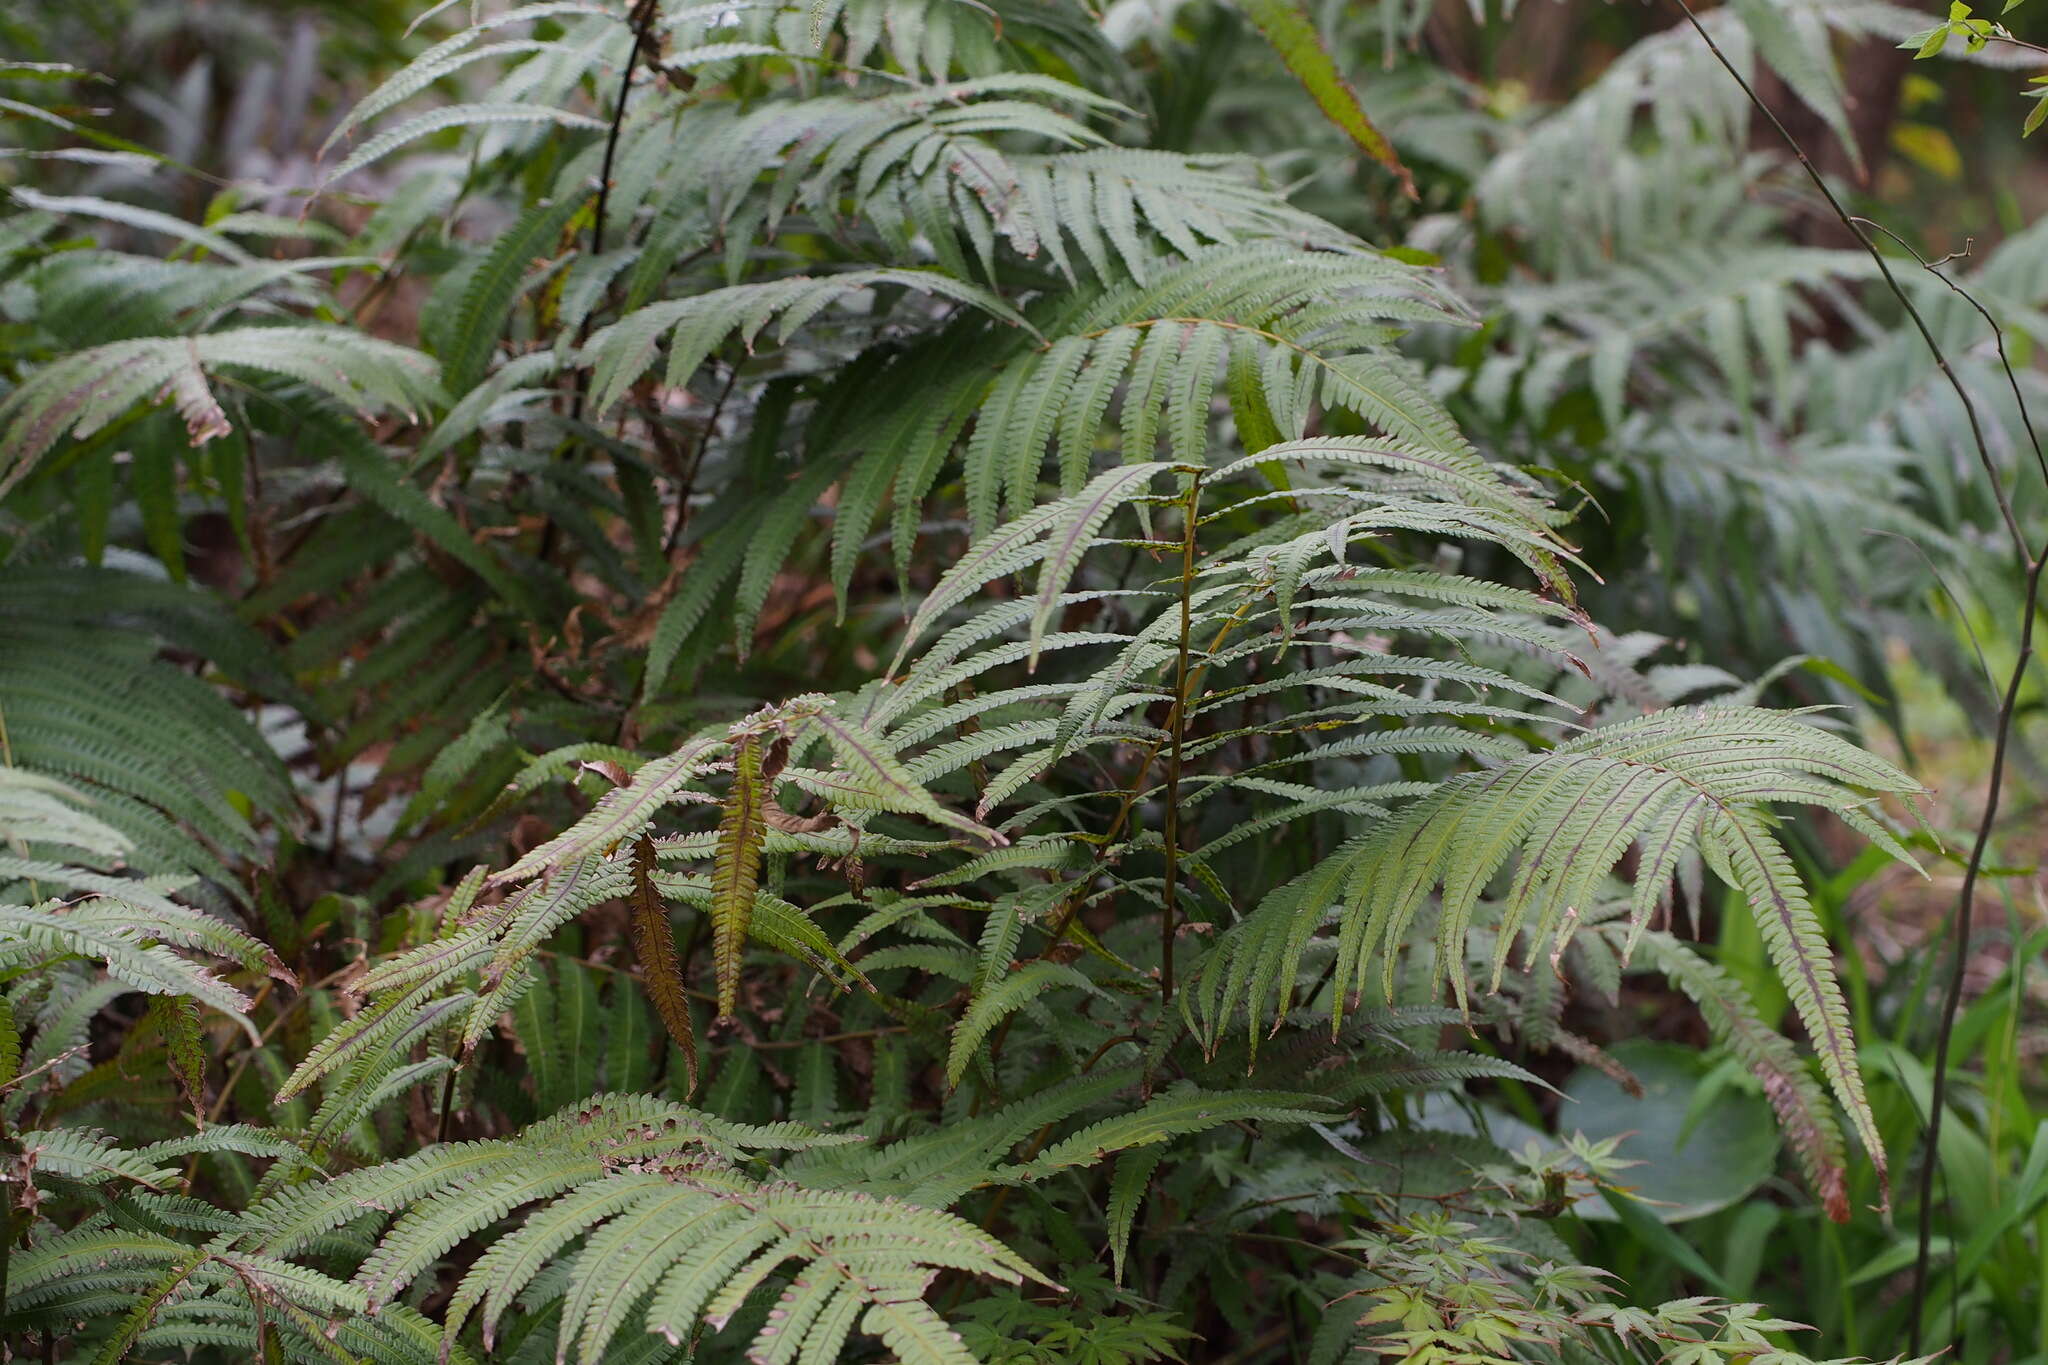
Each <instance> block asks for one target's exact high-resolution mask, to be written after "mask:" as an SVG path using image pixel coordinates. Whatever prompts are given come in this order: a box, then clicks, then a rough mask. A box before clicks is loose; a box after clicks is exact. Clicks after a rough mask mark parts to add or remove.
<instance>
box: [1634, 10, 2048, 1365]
mask: <svg viewBox="0 0 2048 1365" xmlns="http://www.w3.org/2000/svg"><path fill="white" fill-rule="evenodd" d="M1672 2H1673V3H1674V4H1676V5H1677V6H1678V8H1679V9H1680V10H1682V11H1683V12H1684V14H1685V18H1686V21H1687V22H1688V23H1690V24H1691V25H1692V27H1693V31H1694V32H1695V33H1697V34H1699V36H1700V39H1701V41H1703V42H1704V43H1706V45H1707V48H1708V50H1709V51H1711V52H1712V53H1713V54H1714V57H1715V60H1717V61H1719V62H1720V63H1721V65H1722V67H1723V68H1724V69H1726V71H1727V72H1728V74H1729V75H1730V76H1731V77H1733V78H1734V80H1735V83H1736V84H1737V85H1739V86H1741V87H1742V93H1743V94H1745V95H1747V96H1748V97H1749V101H1750V103H1751V104H1752V105H1754V106H1755V107H1756V109H1757V110H1758V112H1760V113H1761V114H1762V115H1763V116H1764V118H1765V120H1766V121H1767V122H1769V123H1770V125H1771V127H1773V128H1774V129H1776V130H1777V133H1778V136H1779V137H1780V138H1782V139H1784V142H1785V145H1786V146H1788V147H1790V148H1791V149H1792V153H1793V155H1794V156H1796V157H1798V158H1799V164H1800V166H1801V167H1803V168H1804V169H1805V171H1806V174H1807V177H1808V178H1809V179H1810V180H1812V181H1813V184H1814V187H1815V188H1816V189H1818V190H1819V191H1820V194H1821V197H1822V198H1823V199H1825V200H1826V201H1827V204H1828V207H1829V208H1830V209H1832V210H1834V213H1835V216H1836V217H1837V218H1838V219H1840V220H1841V223H1842V226H1843V227H1845V228H1847V229H1848V230H1849V233H1850V235H1851V236H1853V237H1855V239H1856V240H1857V241H1858V242H1859V243H1861V244H1862V247H1863V249H1864V250H1865V251H1866V252H1868V253H1869V254H1870V259H1871V260H1872V261H1873V262H1875V263H1876V265H1877V269H1878V273H1879V274H1880V275H1882V276H1883V278H1884V282H1885V285H1886V287H1888V288H1889V289H1890V290H1891V292H1892V294H1893V295H1894V296H1895V297H1896V298H1897V299H1898V301H1899V305H1900V307H1902V308H1903V309H1905V311H1906V315H1907V316H1908V317H1910V318H1911V319H1912V320H1913V326H1914V327H1915V328H1916V329H1917V330H1918V331H1919V333H1920V339H1921V340H1922V341H1924V342H1926V343H1927V349H1928V351H1929V352H1930V353H1932V355H1933V356H1934V363H1935V364H1936V365H1937V366H1939V367H1940V369H1941V373H1942V375H1943V377H1945V378H1946V379H1947V380H1948V383H1949V387H1950V388H1952V389H1954V390H1955V395H1956V399H1957V401H1959V402H1960V403H1961V404H1962V405H1963V412H1964V414H1965V415H1966V416H1967V417H1968V419H1969V423H1970V436H1971V439H1972V441H1973V442H1974V444H1975V446H1976V451H1977V461H1978V464H1979V465H1980V466H1982V468H1983V470H1984V476H1985V479H1986V481H1987V482H1988V484H1989V487H1990V490H1991V495H1992V498H1993V499H1994V501H1995V502H1996V503H1997V505H1998V512H1999V516H2000V518H2001V519H2002V520H2003V521H2004V523H2005V529H2006V533H2007V535H2008V537H2009V538H2010V539H2011V541H2012V544H2013V549H2014V552H2015V554H2016V555H2017V557H2018V560H2019V563H2020V567H2021V570H2022V572H2023V573H2024V574H2025V578H2026V592H2025V597H2024V603H2023V606H2022V612H2023V613H2024V614H2023V616H2022V619H2021V622H2020V642H2019V654H2018V657H2017V658H2015V659H2014V660H2013V666H2012V674H2011V676H2010V677H2009V678H2008V680H2007V682H2006V686H2005V694H2004V697H2003V699H2002V700H2001V702H2000V704H1999V708H1998V716H1997V720H1996V722H1995V728H1994V731H1993V737H1992V744H1991V773H1990V776H1989V778H1988V782H1987V789H1986V791H1985V794H1984V810H1983V814H1982V815H1981V816H1980V817H1979V819H1978V821H1977V833H1976V838H1975V840H1974V841H1973V843H1972V844H1971V847H1970V857H1969V861H1968V862H1966V863H1965V864H1964V865H1963V885H1962V890H1961V892H1960V893H1959V894H1958V897H1957V904H1956V913H1955V918H1954V920H1953V921H1952V934H1951V946H1950V952H1951V955H1952V956H1951V961H1950V963H1949V975H1948V983H1947V987H1946V989H1945V991H1944V993H1943V998H1942V1008H1941V1018H1940V1023H1939V1024H1938V1026H1937V1028H1936V1031H1935V1043H1934V1076H1933V1084H1932V1087H1931V1090H1930V1096H1929V1101H1928V1114H1927V1138H1926V1143H1925V1150H1924V1151H1923V1152H1922V1154H1921V1161H1920V1180H1919V1199H1920V1206H1919V1209H1918V1228H1917V1240H1916V1245H1915V1253H1914V1257H1913V1289H1912V1297H1911V1306H1910V1308H1909V1310H1908V1316H1907V1323H1908V1326H1907V1338H1906V1350H1907V1354H1909V1355H1917V1354H1919V1352H1920V1340H1921V1319H1922V1317H1923V1316H1924V1313H1925V1308H1926V1300H1927V1278H1928V1266H1929V1262H1930V1260H1931V1259H1932V1258H1931V1248H1932V1243H1933V1232H1934V1173H1935V1169H1936V1167H1937V1166H1938V1165H1939V1164H1940V1161H1941V1122H1942V1114H1943V1112H1944V1110H1946V1108H1947V1096H1948V1062H1949V1056H1948V1054H1949V1047H1950V1044H1951V1042H1952V1040H1953V1038H1954V1036H1955V1023H1956V1015H1957V1014H1958V1013H1959V1012H1960V1010H1961V1008H1962V999H1963V974H1964V972H1965V970H1966V968H1967V966H1968V963H1969V952H1970V930H1971V923H1970V921H1971V910H1972V907H1973V903H1974V901H1975V899H1976V894H1977V880H1978V878H1979V877H1980V876H1981V875H1982V874H1983V870H1984V859H1985V856H1986V854H1987V852H1988V851H1989V848H1990V844H1991V834H1992V830H1993V827H1994V826H1995V825H1996V823H1997V820H1998V807H1999V800H2000V798H2001V796H2002V795H2003V794H2004V787H2005V760H2006V754H2007V752H2008V751H2009V749H2010V748H2011V744H2012V727H2013V715H2014V712H2015V711H2016V710H2017V709H2018V706H2019V693H2020V687H2021V685H2022V683H2023V682H2024V681H2025V679H2026V674H2027V668H2028V665H2029V664H2030V663H2031V662H2032V659H2033V653H2034V618H2035V616H2036V615H2037V614H2038V613H2039V608H2040V600H2041V577H2042V569H2043V567H2044V566H2048V546H2044V547H2043V548H2042V549H2040V550H2038V551H2037V550H2035V549H2034V548H2033V547H2032V546H2031V545H2030V544H2029V543H2028V541H2027V538H2026V534H2025V532H2023V531H2022V530H2021V529H2020V524H2019V519H2018V518H2017V517H2016V516H2015V515H2014V513H2013V509H2012V500H2011V499H2010V498H2009V497H2008V496H2007V494H2006V491H2005V484H2004V481H2003V480H2002V479H2001V478H2000V477H1999V473H1998V466H1997V464H1996V463H1995V462H1994V461H1993V460H1992V458H1991V451H1990V448H1989V447H1988V446H1987V445H1986V444H1985V440H1984V428H1983V424H1982V422H1981V421H1980V420H1979V418H1978V416H1977V407H1976V404H1975V403H1973V402H1972V401H1971V400H1970V395H1969V393H1968V391H1967V390H1965V389H1964V388H1963V384H1962V381H1961V380H1960V379H1958V378H1957V377H1956V372H1955V370H1954V369H1953V368H1952V367H1951V366H1950V365H1949V361H1948V356H1947V355H1946V354H1945V353H1944V352H1943V351H1942V349H1941V345H1940V343H1939V342H1937V341H1936V340H1935V339H1934V333H1933V332H1932V331H1931V330H1930V329H1929V328H1928V326H1927V322H1926V320H1925V319H1924V318H1922V317H1921V315H1920V310H1919V309H1918V308H1916V307H1914V305H1913V301H1912V299H1911V298H1909V297H1907V294H1906V291H1905V290H1904V289H1903V288H1902V287H1901V286H1900V284H1899V282H1898V280H1897V279H1896V278H1895V277H1894V276H1893V275H1892V270H1891V265H1890V263H1889V262H1888V261H1886V260H1885V258H1884V254H1883V253H1882V252H1880V251H1879V250H1878V249H1877V243H1876V242H1875V241H1873V240H1872V239H1871V236H1870V234H1869V233H1867V232H1865V231H1864V230H1863V224H1864V223H1866V222H1868V220H1867V219H1862V218H1858V217H1856V216H1854V215H1852V214H1851V213H1849V211H1848V210H1847V209H1845V208H1843V207H1842V203H1841V201H1840V200H1839V199H1837V198H1836V197H1835V193H1834V191H1833V190H1832V189H1830V188H1829V187H1828V183H1827V180H1826V179H1825V178H1824V177H1822V175H1821V173H1820V171H1819V170H1818V169H1816V168H1815V166H1814V164H1813V161H1812V160H1811V158H1809V157H1808V156H1807V155H1806V150H1805V149H1804V148H1803V147H1801V146H1800V145H1799V140H1798V139H1797V138H1795V137H1793V136H1792V134H1791V132H1790V130H1788V129H1787V128H1786V127H1785V125H1784V122H1783V121H1782V120H1780V119H1779V118H1778V116H1777V115H1776V114H1775V113H1773V112H1772V111H1771V107H1770V106H1769V105H1767V104H1765V103H1764V102H1763V100H1762V99H1760V98H1758V96H1757V93H1756V91H1755V90H1754V89H1753V88H1752V87H1751V86H1750V83H1749V81H1748V80H1747V79H1745V78H1744V76H1743V74H1742V72H1741V71H1740V70H1738V69H1737V68H1736V66H1735V65H1734V63H1732V62H1730V61H1729V60H1728V57H1727V54H1725V53H1724V52H1722V50H1721V48H1720V45H1719V44H1717V43H1716V42H1715V41H1714V38H1713V35H1712V34H1710V33H1708V32H1707V29H1706V26H1705V25H1703V24H1702V23H1700V20H1699V16H1698V15H1697V14H1695V13H1693V10H1692V6H1691V5H1689V4H1687V3H1686V0H1672ZM1873 226H1874V225H1873ZM1880 230H1881V231H1886V233H1887V235H1888V236H1891V237H1893V239H1894V240H1897V234H1895V233H1891V232H1889V230H1886V229H1880ZM1909 249H1910V248H1909ZM1921 264H1922V265H1924V266H1926V267H1927V268H1928V269H1929V270H1933V271H1934V273H1935V274H1936V275H1937V276H1939V277H1940V278H1941V279H1942V281H1943V282H1944V283H1946V284H1947V285H1948V286H1949V287H1950V288H1951V289H1954V290H1955V291H1956V292H1957V293H1958V294H1961V295H1962V296H1963V297H1964V298H1965V299H1968V300H1969V302H1970V305H1971V306H1972V307H1973V308H1975V309H1976V310H1977V311H1978V312H1979V313H1980V314H1983V316H1984V318H1985V319H1986V320H1987V321H1988V322H1990V323H1991V330H1992V336H1993V337H1994V339H1996V341H1997V343H1998V357H1999V360H2000V362H2001V363H2002V364H2003V365H2004V366H2005V372H2006V379H2007V382H2009V383H2010V384H2011V385H2012V389H2013V393H2014V395H2015V396H2018V395H2019V394H2020V387H2019V381H2018V378H2017V377H2016V376H2015V375H2014V374H2013V371H2012V362H2011V361H2010V359H2008V357H2007V356H2006V352H2005V341H2004V337H2003V335H2002V333H2001V331H2000V329H1999V327H1998V324H1997V320H1996V319H1995V318H1993V317H1992V316H1991V314H1990V313H1989V311H1987V310H1986V309H1985V308H1984V307H1983V305H1982V304H1980V303H1978V302H1977V301H1976V300H1975V299H1974V298H1971V297H1970V295H1969V294H1968V293H1967V291H1965V290H1963V289H1962V288H1961V287H1960V286H1959V285H1957V284H1956V283H1955V282H1954V281H1953V280H1950V279H1948V277H1947V276H1945V275H1941V272H1940V271H1939V270H1934V267H1933V265H1932V264H1931V263H1928V262H1926V261H1922V262H1921ZM2020 416H2021V419H2022V420H2023V421H2024V422H2025V423H2026V425H2027V434H2028V437H2029V439H2032V440H2033V441H2034V443H2035V444H2034V453H2035V459H2036V461H2037V463H2040V465H2041V468H2042V470H2043V474H2044V477H2048V460H2044V459H2043V457H2042V453H2041V447H2040V442H2039V439H2038V438H2037V437H2035V435H2034V431H2033V422H2032V420H2031V418H2029V417H2028V416H2027V410H2026V400H2025V399H2024V398H2023V397H2022V398H2020Z"/></svg>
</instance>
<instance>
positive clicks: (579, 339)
mask: <svg viewBox="0 0 2048 1365" xmlns="http://www.w3.org/2000/svg"><path fill="white" fill-rule="evenodd" d="M655 11H656V0H639V3H638V4H636V5H635V6H634V7H633V12H632V14H631V16H630V19H629V22H631V24H632V25H633V46H632V49H631V50H630V51H629V52H627V54H626V68H625V70H623V71H621V72H620V73H619V93H618V95H617V96H616V97H615V98H614V99H613V100H612V117H611V126H610V127H609V128H608V129H607V130H606V132H605V138H604V160H603V162H602V163H600V165H599V166H598V171H597V211H596V213H595V214H594V215H593V216H592V218H591V223H590V255H591V258H592V259H593V260H594V259H596V258H597V257H599V256H602V255H603V254H604V229H605V214H606V211H607V210H608V209H609V208H610V207H611V198H612V162H613V160H614V158H616V157H617V155H618V151H619V129H620V128H622V127H624V126H625V122H626V97H627V96H628V95H630V94H632V93H633V72H634V71H635V69H637V68H638V67H639V65H640V54H641V53H642V52H643V51H645V50H646V47H647V40H648V38H649V37H650V36H651V34H652V31H653V28H654V15H655ZM596 316H597V309H595V308H592V309H591V310H590V311H589V312H587V313H585V314H584V316H583V322H582V325H581V326H579V327H578V328H577V329H576V349H577V350H578V351H581V350H582V349H583V344H584V343H585V342H587V341H589V340H590V327H591V323H592V322H593V321H594V320H595V318H596ZM589 396H590V371H589V370H588V369H585V368H582V367H581V366H579V367H578V368H577V371H576V389H575V393H574V394H573V395H572V396H571V398H570V400H569V420H570V421H571V422H572V423H573V422H580V421H582V420H583V405H584V403H585V402H586V401H587V400H588V399H589ZM557 534H558V528H557V527H556V525H555V520H554V518H553V517H549V518H548V523H547V525H546V527H545V528H543V529H542V531H541V540H540V557H541V558H542V559H548V558H550V557H552V556H553V554H554V550H555V537H556V535H557Z"/></svg>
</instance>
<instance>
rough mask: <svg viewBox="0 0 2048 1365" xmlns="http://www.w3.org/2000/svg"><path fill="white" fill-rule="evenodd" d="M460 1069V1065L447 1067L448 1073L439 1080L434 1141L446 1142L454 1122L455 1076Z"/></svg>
mask: <svg viewBox="0 0 2048 1365" xmlns="http://www.w3.org/2000/svg"><path fill="white" fill-rule="evenodd" d="M461 1070H462V1068H461V1067H460V1066H451V1067H449V1068H448V1075H447V1076H446V1077H445V1078H444V1079H443V1080H442V1082H441V1120H440V1122H439V1123H437V1124H435V1126H434V1141H436V1142H446V1141H447V1140H448V1133H449V1131H450V1129H451V1128H453V1126H454V1122H455V1077H456V1075H457V1073H459V1072H460V1071H461Z"/></svg>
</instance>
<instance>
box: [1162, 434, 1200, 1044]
mask: <svg viewBox="0 0 2048 1365" xmlns="http://www.w3.org/2000/svg"><path fill="white" fill-rule="evenodd" d="M1201 499H1202V476H1201V474H1199V473H1195V474H1190V475H1189V476H1188V489H1187V494H1186V497H1185V498H1184V499H1183V501H1182V503H1181V519H1182V526H1181V535H1180V643H1179V646H1178V648H1177V650H1176V652H1175V656H1174V668H1173V714H1172V715H1171V716H1169V717H1168V718H1167V726H1168V727H1169V733H1170V734H1171V735H1172V737H1173V738H1172V749H1171V751H1170V752H1169V753H1168V754H1167V758H1166V828H1165V830H1164V831H1163V837H1164V838H1165V840H1166V886H1165V891H1164V895H1163V896H1162V898H1161V904H1160V907H1159V1003H1160V1004H1161V1005H1171V1004H1172V1003H1173V939H1174V934H1175V932H1176V930H1177V929H1178V928H1179V919H1180V839H1181V831H1180V777H1181V746H1182V744H1183V743H1184V741H1185V740H1186V738H1187V731H1188V702H1189V691H1190V688H1189V686H1188V680H1189V678H1188V654H1189V649H1188V637H1189V635H1190V634H1191V633H1192V618H1191V616H1190V602H1189V596H1190V594H1191V593H1193V592H1194V587H1195V532H1196V531H1197V529H1198V528H1199V527H1200V526H1201V520H1202V519H1201Z"/></svg>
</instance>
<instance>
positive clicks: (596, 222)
mask: <svg viewBox="0 0 2048 1365" xmlns="http://www.w3.org/2000/svg"><path fill="white" fill-rule="evenodd" d="M654 11H655V0H640V3H639V4H638V5H636V6H634V8H633V14H632V24H633V48H632V51H630V52H628V53H627V54H626V69H625V70H624V71H623V72H621V73H620V74H619V93H618V96H617V98H615V99H614V100H613V101H612V120H611V127H610V129H608V130H607V131H606V133H605V138H604V162H603V164H602V165H600V166H599V168H598V172H597V214H596V217H595V218H593V219H592V220H591V224H590V254H591V255H592V256H593V257H596V256H602V255H603V254H604V218H605V209H606V207H607V206H608V205H609V204H610V203H611V193H612V162H613V160H614V158H615V157H616V156H617V155H618V150H619V129H620V128H621V127H622V126H623V125H624V124H625V122H626V96H628V95H630V94H632V93H633V71H634V68H636V67H638V66H639V65H640V54H641V53H642V52H643V51H645V50H646V47H647V39H648V36H649V33H650V32H651V30H652V29H653V27H654ZM584 325H585V329H586V330H588V327H589V319H588V318H586V319H584ZM577 396H578V397H579V398H580V397H581V396H582V395H581V394H579V395H577Z"/></svg>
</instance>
